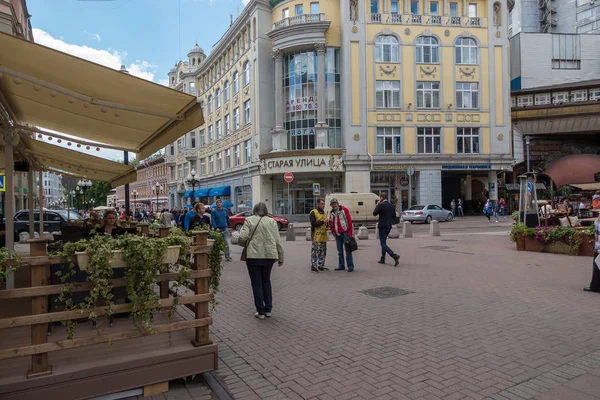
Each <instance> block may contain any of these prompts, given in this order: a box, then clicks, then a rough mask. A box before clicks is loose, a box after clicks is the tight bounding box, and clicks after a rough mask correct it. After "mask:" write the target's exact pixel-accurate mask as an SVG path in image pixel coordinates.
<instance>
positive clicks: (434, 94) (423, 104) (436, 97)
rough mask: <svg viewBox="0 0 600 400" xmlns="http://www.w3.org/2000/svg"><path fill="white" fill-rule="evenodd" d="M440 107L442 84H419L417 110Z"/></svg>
mask: <svg viewBox="0 0 600 400" xmlns="http://www.w3.org/2000/svg"><path fill="white" fill-rule="evenodd" d="M439 107H440V83H439V82H417V108H439Z"/></svg>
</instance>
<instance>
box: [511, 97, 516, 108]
mask: <svg viewBox="0 0 600 400" xmlns="http://www.w3.org/2000/svg"><path fill="white" fill-rule="evenodd" d="M510 106H511V107H516V106H517V98H516V97H515V96H512V97H511V98H510Z"/></svg>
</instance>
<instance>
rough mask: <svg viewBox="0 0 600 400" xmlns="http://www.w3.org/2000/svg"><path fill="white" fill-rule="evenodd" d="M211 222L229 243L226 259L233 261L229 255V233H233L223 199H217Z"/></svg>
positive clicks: (226, 242)
mask: <svg viewBox="0 0 600 400" xmlns="http://www.w3.org/2000/svg"><path fill="white" fill-rule="evenodd" d="M210 222H211V224H212V227H213V229H214V230H215V231H217V232H221V234H222V235H223V238H224V239H225V244H226V245H227V251H226V252H225V260H227V261H231V257H230V256H229V240H228V239H229V234H230V233H231V223H230V222H229V214H228V213H227V210H226V209H224V208H223V200H221V199H218V200H217V208H216V209H214V210H212V213H211V214H210Z"/></svg>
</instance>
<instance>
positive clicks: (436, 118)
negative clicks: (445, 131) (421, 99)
mask: <svg viewBox="0 0 600 400" xmlns="http://www.w3.org/2000/svg"><path fill="white" fill-rule="evenodd" d="M441 121H442V115H441V114H417V122H441Z"/></svg>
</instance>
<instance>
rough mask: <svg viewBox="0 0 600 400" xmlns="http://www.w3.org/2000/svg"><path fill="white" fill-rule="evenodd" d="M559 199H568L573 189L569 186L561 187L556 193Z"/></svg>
mask: <svg viewBox="0 0 600 400" xmlns="http://www.w3.org/2000/svg"><path fill="white" fill-rule="evenodd" d="M556 193H557V194H558V196H559V197H568V196H569V195H570V194H571V193H573V188H572V187H571V186H569V185H567V186H563V187H561V188H560V189H558V190H557V191H556Z"/></svg>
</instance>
